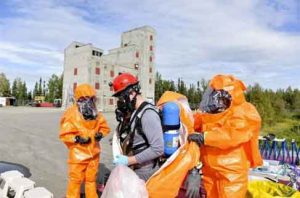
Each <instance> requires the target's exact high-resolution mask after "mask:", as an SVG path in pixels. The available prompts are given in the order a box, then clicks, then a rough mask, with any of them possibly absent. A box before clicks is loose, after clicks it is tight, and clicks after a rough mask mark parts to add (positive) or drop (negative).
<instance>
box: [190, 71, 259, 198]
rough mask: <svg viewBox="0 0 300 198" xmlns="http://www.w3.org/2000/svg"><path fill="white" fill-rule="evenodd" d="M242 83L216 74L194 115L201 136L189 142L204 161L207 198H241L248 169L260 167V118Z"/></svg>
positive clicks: (196, 127) (244, 190)
mask: <svg viewBox="0 0 300 198" xmlns="http://www.w3.org/2000/svg"><path fill="white" fill-rule="evenodd" d="M245 90H246V87H245V85H244V83H243V82H242V81H240V80H239V79H237V78H235V77H233V76H231V75H216V76H215V77H213V79H212V80H211V81H210V83H209V87H208V88H207V90H206V91H205V93H204V95H203V97H202V101H201V103H200V110H201V111H202V112H198V113H196V114H197V115H194V119H195V122H194V124H195V126H194V127H195V129H196V130H199V132H200V133H193V134H191V135H189V137H188V140H189V141H194V142H196V143H198V145H199V146H200V151H201V157H200V158H201V161H202V162H203V169H202V171H203V176H204V178H203V183H204V186H205V190H206V192H207V197H209V198H211V197H230V198H233V197H234V198H238V197H244V196H245V194H246V191H247V184H248V171H249V167H256V166H258V165H261V164H262V158H261V156H260V153H259V150H258V148H259V147H258V135H259V130H260V127H261V118H260V115H259V114H258V112H257V110H256V108H255V107H254V106H253V105H252V104H250V103H248V102H246V100H245V96H244V91H245Z"/></svg>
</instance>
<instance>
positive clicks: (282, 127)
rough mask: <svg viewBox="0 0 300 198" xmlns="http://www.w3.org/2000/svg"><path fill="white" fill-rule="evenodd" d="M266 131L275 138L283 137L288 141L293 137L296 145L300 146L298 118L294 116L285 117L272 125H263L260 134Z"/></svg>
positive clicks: (264, 133)
mask: <svg viewBox="0 0 300 198" xmlns="http://www.w3.org/2000/svg"><path fill="white" fill-rule="evenodd" d="M293 118H294V119H293ZM268 133H273V134H275V135H276V137H277V138H285V139H287V140H288V142H290V141H291V140H292V139H295V140H296V142H297V145H298V146H300V120H298V119H295V117H291V118H285V119H282V121H280V122H277V123H276V124H274V125H272V126H265V127H263V129H262V131H261V135H267V134H268Z"/></svg>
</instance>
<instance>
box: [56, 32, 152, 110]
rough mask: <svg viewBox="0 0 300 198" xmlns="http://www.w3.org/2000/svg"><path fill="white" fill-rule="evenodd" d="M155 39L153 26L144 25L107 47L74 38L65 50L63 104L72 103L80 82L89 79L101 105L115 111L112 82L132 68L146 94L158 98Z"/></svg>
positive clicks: (145, 95) (150, 98) (99, 105)
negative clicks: (155, 90) (105, 49)
mask: <svg viewBox="0 0 300 198" xmlns="http://www.w3.org/2000/svg"><path fill="white" fill-rule="evenodd" d="M155 40H156V33H155V30H154V29H153V28H152V27H149V26H143V27H140V28H135V29H132V30H129V31H127V32H123V33H122V36H121V46H120V47H118V48H115V49H111V50H108V53H107V54H104V50H102V49H100V48H98V47H95V46H93V45H92V44H91V43H89V44H84V43H80V42H75V41H74V42H72V43H71V44H70V45H69V46H68V47H67V48H66V49H65V52H64V82H63V105H62V107H63V108H66V107H68V106H69V105H70V104H72V100H73V91H74V89H75V88H76V86H77V85H79V84H82V83H89V84H90V85H92V86H94V88H95V89H96V91H97V107H98V109H99V110H102V111H113V110H114V109H115V106H116V100H115V98H114V97H112V94H113V90H112V88H111V87H110V86H109V83H110V82H111V81H112V80H113V78H114V77H115V76H116V75H118V74H119V73H123V72H129V73H131V74H134V75H136V76H137V77H138V79H139V81H140V85H141V91H142V95H143V97H144V98H146V99H147V100H148V101H150V102H153V101H154V85H155V64H154V62H155V61H154V60H155Z"/></svg>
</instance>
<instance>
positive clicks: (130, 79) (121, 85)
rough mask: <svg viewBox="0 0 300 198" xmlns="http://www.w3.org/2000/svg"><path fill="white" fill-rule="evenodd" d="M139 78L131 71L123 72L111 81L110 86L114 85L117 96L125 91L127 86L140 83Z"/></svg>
mask: <svg viewBox="0 0 300 198" xmlns="http://www.w3.org/2000/svg"><path fill="white" fill-rule="evenodd" d="M138 83H139V81H138V79H137V78H136V77H135V76H133V75H132V74H129V73H121V74H120V75H118V76H117V77H116V78H115V79H114V80H113V82H112V83H110V86H113V89H114V92H115V93H114V94H113V96H117V95H118V94H119V93H121V92H122V91H124V90H125V89H126V88H127V87H130V86H133V85H136V84H138Z"/></svg>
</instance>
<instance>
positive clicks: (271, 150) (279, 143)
mask: <svg viewBox="0 0 300 198" xmlns="http://www.w3.org/2000/svg"><path fill="white" fill-rule="evenodd" d="M259 141H260V143H259V150H260V153H261V155H262V157H263V158H264V159H269V160H278V161H280V162H281V163H288V164H291V165H299V164H300V147H297V143H296V142H295V140H294V139H293V140H292V141H291V143H290V145H288V143H287V141H286V139H284V138H283V139H278V138H274V139H269V138H265V137H259Z"/></svg>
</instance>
